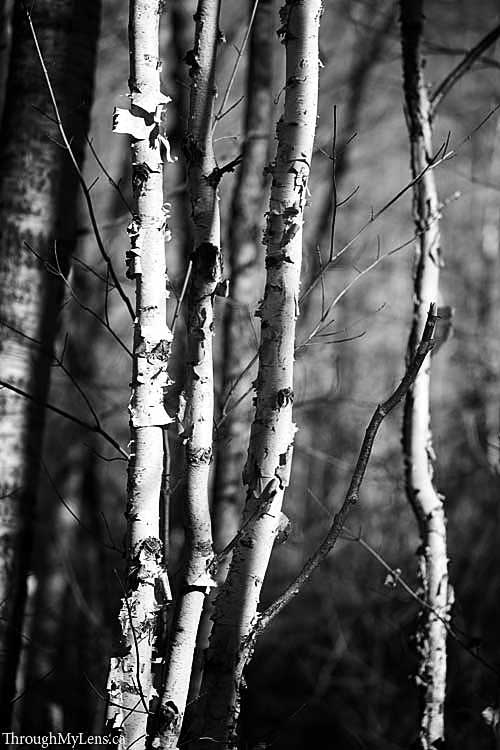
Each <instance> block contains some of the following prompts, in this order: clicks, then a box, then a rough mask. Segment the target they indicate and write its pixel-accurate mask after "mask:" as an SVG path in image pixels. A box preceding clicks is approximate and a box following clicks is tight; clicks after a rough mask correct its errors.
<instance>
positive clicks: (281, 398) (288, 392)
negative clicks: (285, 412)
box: [275, 388, 293, 409]
mask: <svg viewBox="0 0 500 750" xmlns="http://www.w3.org/2000/svg"><path fill="white" fill-rule="evenodd" d="M275 404H276V405H275V408H276V409H282V408H283V407H284V406H288V404H293V390H292V388H282V389H281V390H280V391H278V393H277V394H276V401H275Z"/></svg>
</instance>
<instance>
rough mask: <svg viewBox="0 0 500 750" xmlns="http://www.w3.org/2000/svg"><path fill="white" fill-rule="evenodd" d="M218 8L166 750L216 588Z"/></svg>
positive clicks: (199, 195)
mask: <svg viewBox="0 0 500 750" xmlns="http://www.w3.org/2000/svg"><path fill="white" fill-rule="evenodd" d="M219 11H220V0H200V2H199V3H198V7H197V10H196V13H195V16H194V18H195V22H196V29H195V39H194V49H193V50H192V51H191V52H189V53H188V56H187V60H188V63H189V66H190V71H189V72H190V76H191V80H192V84H191V93H190V106H189V120H188V134H187V139H186V144H185V150H186V157H187V162H188V180H189V194H190V201H191V210H192V217H193V223H194V240H195V247H194V251H193V253H192V256H191V261H192V270H191V279H190V285H189V290H188V295H187V301H188V315H187V318H188V320H187V329H188V330H187V334H188V352H187V365H186V385H185V402H186V409H185V412H184V419H183V439H184V443H185V451H186V504H185V518H186V547H187V555H186V556H187V561H186V566H185V571H184V576H183V584H182V589H181V593H180V600H179V602H178V606H177V609H176V613H175V616H174V623H173V626H172V632H171V634H170V643H169V649H168V657H167V674H166V681H165V685H164V686H163V693H162V716H161V726H160V728H159V742H160V745H159V746H160V747H161V748H168V750H170V749H171V748H175V747H177V741H178V738H179V734H180V731H181V728H182V721H183V718H184V712H185V709H186V702H187V696H188V691H189V683H190V677H191V668H192V664H193V658H194V651H195V646H196V635H197V632H198V626H199V623H200V618H201V614H202V611H203V604H204V601H205V598H206V596H207V594H208V593H209V592H210V588H211V587H212V586H213V581H212V578H211V575H210V573H209V565H210V563H211V561H212V557H213V552H212V529H211V519H210V509H209V497H208V481H209V472H210V464H211V461H212V430H213V411H214V388H213V357H212V338H213V299H214V295H215V291H216V287H217V284H218V283H219V282H220V280H221V276H222V258H221V251H220V218H219V205H218V202H219V199H218V195H217V184H218V176H217V172H216V162H215V158H214V154H213V149H212V114H213V102H214V98H215V78H214V74H215V59H216V52H217V42H218V36H219V28H218V23H219Z"/></svg>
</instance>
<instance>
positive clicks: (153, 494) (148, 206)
mask: <svg viewBox="0 0 500 750" xmlns="http://www.w3.org/2000/svg"><path fill="white" fill-rule="evenodd" d="M162 6H163V3H162V1H161V0H131V3H130V18H129V40H130V98H131V108H130V113H128V116H127V117H125V118H124V117H123V114H122V113H121V114H120V113H118V116H116V115H117V113H115V118H114V126H115V127H114V129H115V130H116V131H117V132H124V130H125V129H126V126H127V125H128V132H129V133H130V135H131V148H132V167H133V175H132V185H133V192H134V200H135V213H134V218H133V221H132V223H131V225H130V227H129V229H128V234H129V238H130V241H131V250H130V251H129V252H128V253H127V261H128V263H127V265H128V272H127V275H128V276H129V277H133V278H135V280H136V320H135V326H134V359H133V372H132V394H131V399H130V406H129V411H130V437H131V443H130V445H131V459H130V463H129V475H128V488H127V494H128V497H127V514H126V515H127V577H126V581H125V584H124V599H123V602H122V608H121V611H120V625H121V632H122V643H121V644H120V647H119V649H118V652H117V653H116V655H115V656H114V657H113V658H112V660H111V669H110V675H109V680H108V697H109V707H108V724H107V726H108V731H110V732H116V733H118V735H119V737H120V745H119V746H120V747H123V748H128V747H131V746H132V745H133V746H134V747H137V748H144V747H146V737H147V734H148V732H149V731H150V730H151V727H150V726H148V716H149V714H151V715H153V714H155V712H156V711H157V703H158V700H157V692H156V689H155V687H154V685H153V677H154V670H153V664H152V660H153V657H154V656H155V654H154V639H155V628H156V625H157V612H158V609H159V607H160V606H161V605H162V604H163V600H162V599H163V592H164V585H163V581H164V571H163V568H162V553H163V550H162V541H161V537H160V528H159V516H160V512H159V511H160V509H159V503H160V497H161V488H162V476H163V430H164V428H165V426H166V425H167V424H168V423H169V422H170V421H171V420H170V418H169V417H168V415H167V412H166V411H165V408H164V392H165V389H166V387H167V385H168V376H167V360H168V355H169V351H170V340H171V333H170V331H169V329H168V327H167V325H166V299H167V292H166V280H167V279H166V267H165V236H166V212H165V207H164V198H163V151H162V149H163V146H162V139H163V138H164V133H163V129H164V111H165V105H166V104H167V102H168V97H166V96H164V95H163V94H162V93H161V91H160V68H161V64H160V60H159V58H158V38H159V20H160V14H161V11H162Z"/></svg>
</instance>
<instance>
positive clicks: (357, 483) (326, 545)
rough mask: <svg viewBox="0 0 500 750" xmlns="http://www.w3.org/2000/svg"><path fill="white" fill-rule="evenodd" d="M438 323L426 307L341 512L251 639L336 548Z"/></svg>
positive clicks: (374, 419)
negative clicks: (383, 433) (389, 419)
mask: <svg viewBox="0 0 500 750" xmlns="http://www.w3.org/2000/svg"><path fill="white" fill-rule="evenodd" d="M436 322H437V308H436V305H435V304H431V306H430V308H429V314H428V316H427V322H426V325H425V329H424V332H423V334H422V338H421V341H420V343H419V345H418V347H417V351H416V353H415V356H414V358H413V359H412V361H411V362H410V363H409V364H408V366H407V368H406V372H405V374H404V375H403V378H402V380H401V382H400V384H399V385H398V387H397V388H396V390H395V391H394V392H393V393H392V395H391V396H389V398H388V399H387V400H386V401H384V402H383V403H381V404H379V405H378V406H377V408H376V409H375V411H374V413H373V416H372V418H371V420H370V423H369V425H368V427H367V429H366V432H365V437H364V439H363V442H362V444H361V448H360V451H359V455H358V459H357V461H356V465H355V467H354V471H353V473H352V477H351V482H350V485H349V488H348V490H347V493H346V495H345V498H344V502H343V503H342V506H341V508H340V510H339V511H338V512H337V513H336V514H335V516H334V518H333V522H332V525H331V527H330V530H329V532H328V533H327V535H326V537H325V538H324V540H323V542H322V543H321V544H320V546H319V547H318V549H317V550H316V552H314V553H313V555H312V556H311V557H310V558H309V560H308V561H307V562H306V564H305V565H304V567H303V568H302V570H301V571H300V573H299V574H298V576H297V577H296V579H295V580H294V581H293V582H292V583H291V584H290V585H289V586H288V588H287V589H286V590H285V591H284V592H283V593H282V594H281V595H280V596H279V597H278V598H277V599H276V601H274V602H273V604H271V605H270V606H269V607H268V608H267V609H266V610H264V612H263V613H262V614H261V615H260V617H259V619H258V621H257V624H256V625H255V628H254V632H253V634H252V638H255V637H256V636H257V635H258V634H260V633H261V632H262V631H263V630H264V629H265V628H266V627H267V626H268V625H269V623H270V622H271V621H272V620H273V619H274V618H275V617H276V615H277V614H279V612H281V610H282V609H283V608H284V607H285V606H286V605H287V604H288V603H289V602H290V601H291V600H292V599H293V598H294V597H295V596H296V595H297V594H298V593H299V592H300V591H301V589H302V586H303V585H304V584H305V583H306V581H307V580H308V579H309V578H310V576H311V574H312V573H313V572H314V571H315V570H316V568H317V567H318V565H320V564H321V563H322V562H323V560H324V559H325V558H326V556H327V555H328V554H329V553H330V552H331V550H332V549H333V548H334V547H335V544H336V543H337V540H338V538H339V536H340V534H341V533H342V529H343V527H344V523H345V521H346V518H347V516H348V515H349V513H350V511H351V508H352V506H353V505H355V504H356V503H357V502H358V500H359V492H360V489H361V485H362V483H363V479H364V477H365V473H366V469H367V466H368V462H369V460H370V456H371V453H372V449H373V444H374V441H375V437H376V435H377V432H378V430H379V427H380V425H381V424H382V422H383V420H384V419H385V417H386V416H387V415H388V414H389V413H390V412H391V411H392V410H393V409H394V408H395V407H396V406H397V405H398V404H399V403H400V401H402V399H403V398H404V397H405V395H406V393H407V392H408V390H409V388H410V387H411V385H412V383H413V382H414V380H415V378H416V377H417V374H418V372H419V370H420V368H421V366H422V364H423V362H424V360H425V358H426V356H427V355H428V354H429V352H430V351H431V349H432V346H433V336H434V330H435V327H436Z"/></svg>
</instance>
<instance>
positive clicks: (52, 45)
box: [0, 0, 100, 728]
mask: <svg viewBox="0 0 500 750" xmlns="http://www.w3.org/2000/svg"><path fill="white" fill-rule="evenodd" d="M99 9H100V3H99V2H98V1H97V0H94V2H90V3H89V2H86V3H84V2H81V0H50V1H49V0H39V2H37V3H35V4H34V6H33V10H32V18H33V23H34V26H35V29H36V31H37V35H38V39H39V43H40V47H41V49H42V53H43V55H44V57H45V59H46V62H47V66H48V69H49V74H50V77H51V81H52V86H53V88H54V91H55V95H56V97H57V99H58V102H59V105H60V108H61V113H62V118H63V121H64V124H65V126H66V128H67V130H68V132H69V133H70V134H71V136H73V148H74V152H75V156H76V158H77V160H78V161H79V162H81V159H82V154H83V142H84V138H83V136H84V135H85V134H86V132H87V129H88V118H89V110H90V104H91V100H92V86H93V72H94V63H95V49H96V42H97V33H98V24H99ZM51 115H52V106H51V101H50V98H49V94H48V91H47V86H46V83H45V81H44V80H43V76H42V71H41V67H40V62H39V60H38V59H37V55H36V52H35V49H34V44H33V39H32V37H31V32H30V29H29V25H28V22H27V17H26V13H25V11H24V8H23V3H22V2H20V1H19V2H16V3H15V8H14V17H13V36H12V46H11V59H10V69H9V75H8V81H7V89H6V100H5V109H4V117H3V122H2V128H1V134H2V138H1V143H0V158H1V160H2V173H1V178H0V320H1V321H4V322H6V323H8V324H9V325H11V326H13V327H14V328H17V329H20V330H22V331H23V333H24V334H27V335H28V336H31V337H32V338H34V339H36V340H38V341H42V342H43V344H44V348H45V349H48V350H49V351H50V349H51V348H52V345H53V341H54V335H55V329H56V325H57V315H58V306H59V303H60V300H61V292H62V288H63V278H62V274H65V273H66V272H67V270H68V266H69V261H70V255H71V249H72V242H73V237H74V232H75V204H76V196H77V176H76V173H75V170H74V167H73V166H72V165H71V162H70V160H69V157H68V154H67V153H65V151H64V149H62V148H61V147H60V145H59V144H58V143H57V141H58V139H59V133H58V130H57V125H56V124H55V123H54V121H53V120H51V119H49V118H50V117H51ZM56 242H57V260H56V257H55V248H56ZM28 246H29V247H28ZM30 248H31V249H30ZM35 253H36V255H35ZM37 256H38V257H37ZM47 262H50V263H52V264H53V265H58V266H59V268H60V270H61V275H55V274H51V273H49V272H48V270H47V268H46V267H45V263H47ZM49 368H50V357H49V356H47V355H46V354H44V353H43V352H42V351H41V350H40V349H36V348H34V347H33V346H32V345H31V343H30V342H29V341H27V340H26V339H23V338H22V337H21V336H19V335H16V334H15V333H13V332H11V331H9V329H7V328H4V329H3V330H2V342H1V358H0V378H1V379H2V380H3V381H5V382H8V383H10V384H12V385H15V386H17V387H19V388H20V389H22V390H23V391H26V392H28V393H29V394H30V395H31V396H32V397H33V398H34V399H35V401H31V400H30V401H28V400H27V399H24V398H23V397H22V396H19V395H17V394H14V393H12V392H10V391H8V390H7V389H5V388H4V389H2V391H1V399H0V442H1V443H2V454H1V458H0V474H1V476H2V480H1V487H0V497H1V506H0V508H1V510H0V602H1V603H2V604H1V617H0V675H1V676H0V728H3V727H7V726H8V725H9V717H10V712H11V711H10V705H11V704H10V701H11V699H12V697H13V692H14V685H15V674H16V667H17V661H18V654H19V645H20V637H21V628H22V618H23V607H24V599H25V580H26V574H27V571H28V567H29V557H30V548H31V534H32V515H33V508H34V503H35V494H36V486H37V480H38V469H39V466H38V461H39V455H40V449H41V441H42V432H43V413H44V412H43V407H42V406H41V404H43V403H44V401H45V399H46V395H47V388H48V380H49Z"/></svg>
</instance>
